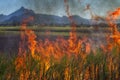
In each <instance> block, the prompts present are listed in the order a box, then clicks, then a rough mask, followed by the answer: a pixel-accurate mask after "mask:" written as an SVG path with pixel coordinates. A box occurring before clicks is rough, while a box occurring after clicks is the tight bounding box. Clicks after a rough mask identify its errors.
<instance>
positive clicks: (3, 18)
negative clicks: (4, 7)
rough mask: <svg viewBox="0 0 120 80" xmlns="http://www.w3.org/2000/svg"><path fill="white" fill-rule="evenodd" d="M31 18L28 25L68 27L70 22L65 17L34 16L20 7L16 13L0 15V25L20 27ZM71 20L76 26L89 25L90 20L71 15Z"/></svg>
mask: <svg viewBox="0 0 120 80" xmlns="http://www.w3.org/2000/svg"><path fill="white" fill-rule="evenodd" d="M30 16H33V17H34V20H33V21H30V22H29V23H28V24H29V25H70V24H71V23H70V20H69V18H68V17H67V16H62V17H60V16H55V15H47V14H36V13H35V12H34V11H33V10H29V9H26V8H24V7H21V8H20V9H18V10H17V11H15V12H13V13H11V14H9V15H3V14H1V15H0V25H20V24H21V23H22V22H23V20H24V19H26V18H28V17H30ZM72 19H73V20H74V22H75V23H76V24H77V25H81V24H90V23H91V20H88V19H85V18H82V17H80V16H78V15H73V16H72Z"/></svg>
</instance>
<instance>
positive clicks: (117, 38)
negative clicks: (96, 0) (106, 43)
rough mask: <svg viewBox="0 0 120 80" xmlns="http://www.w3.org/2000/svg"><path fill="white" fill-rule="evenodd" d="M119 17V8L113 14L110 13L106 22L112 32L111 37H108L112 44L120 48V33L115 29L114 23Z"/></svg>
mask: <svg viewBox="0 0 120 80" xmlns="http://www.w3.org/2000/svg"><path fill="white" fill-rule="evenodd" d="M119 16H120V8H117V9H116V10H115V11H114V12H110V13H109V15H108V17H107V21H108V24H109V26H110V27H111V30H112V35H111V36H110V37H111V38H112V39H113V40H114V43H115V44H117V45H119V46H120V33H119V31H118V29H117V25H116V24H115V23H114V21H115V20H117V19H118V18H119Z"/></svg>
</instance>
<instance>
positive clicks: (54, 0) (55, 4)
mask: <svg viewBox="0 0 120 80" xmlns="http://www.w3.org/2000/svg"><path fill="white" fill-rule="evenodd" d="M68 1H69V6H70V12H71V14H76V15H80V16H81V17H84V18H90V13H89V11H83V9H84V8H85V6H86V4H90V5H91V9H92V11H93V12H94V13H95V14H96V15H100V16H105V15H106V13H107V12H108V11H113V10H114V9H115V8H117V7H120V0H68ZM21 6H24V7H25V8H28V9H32V10H34V11H35V12H36V13H43V14H54V15H59V16H64V15H66V13H65V6H64V0H0V14H6V15H8V14H10V13H12V12H14V11H16V10H17V9H19V8H20V7H21Z"/></svg>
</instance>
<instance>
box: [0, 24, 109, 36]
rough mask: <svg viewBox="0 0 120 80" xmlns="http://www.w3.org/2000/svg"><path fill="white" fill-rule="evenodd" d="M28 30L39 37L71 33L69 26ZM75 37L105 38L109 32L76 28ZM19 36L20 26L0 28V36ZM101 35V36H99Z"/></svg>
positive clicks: (89, 28) (106, 28) (92, 28)
mask: <svg viewBox="0 0 120 80" xmlns="http://www.w3.org/2000/svg"><path fill="white" fill-rule="evenodd" d="M28 29H32V30H33V31H35V33H36V34H37V35H39V36H44V35H46V32H47V31H49V32H50V33H49V34H48V35H50V36H69V32H70V31H71V27H70V26H65V27H62V26H60V27H58V26H57V27H56V26H54V27H53V26H44V27H40V26H28ZM76 32H77V36H87V37H89V36H93V37H96V36H100V37H105V36H106V34H108V33H109V32H110V30H109V28H108V27H104V28H101V27H97V28H96V27H77V28H76ZM8 34H9V35H19V34H20V26H15V27H13V26H10V27H4V26H1V27H0V35H8ZM101 34H102V35H101Z"/></svg>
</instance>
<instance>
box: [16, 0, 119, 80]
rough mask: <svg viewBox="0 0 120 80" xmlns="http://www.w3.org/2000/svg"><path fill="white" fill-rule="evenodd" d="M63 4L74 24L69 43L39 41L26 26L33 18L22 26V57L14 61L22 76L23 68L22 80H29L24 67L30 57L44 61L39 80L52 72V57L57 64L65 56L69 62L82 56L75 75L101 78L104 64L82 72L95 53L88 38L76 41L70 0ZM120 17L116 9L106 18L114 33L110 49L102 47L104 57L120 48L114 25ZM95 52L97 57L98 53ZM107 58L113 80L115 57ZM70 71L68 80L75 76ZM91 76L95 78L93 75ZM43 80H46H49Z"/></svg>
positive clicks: (40, 64)
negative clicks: (27, 55) (87, 58)
mask: <svg viewBox="0 0 120 80" xmlns="http://www.w3.org/2000/svg"><path fill="white" fill-rule="evenodd" d="M64 2H65V6H66V13H67V15H68V17H69V19H70V21H71V23H72V28H71V31H70V34H69V38H68V39H64V38H62V37H61V38H60V37H58V38H56V40H53V41H52V40H49V39H48V38H46V39H45V40H42V39H37V35H36V34H35V33H34V31H33V30H31V29H28V28H27V22H29V21H30V20H33V17H30V18H28V19H26V20H24V21H23V24H22V26H21V42H20V47H19V53H18V55H19V56H18V57H17V59H16V61H15V65H16V71H18V72H19V70H20V69H21V68H23V70H22V72H21V74H20V79H21V80H24V79H25V78H24V77H26V76H30V70H29V69H27V65H26V64H25V63H26V54H27V53H30V55H31V56H32V58H33V59H34V60H36V61H40V60H41V61H42V62H41V63H40V62H38V63H39V66H40V67H41V66H42V67H41V70H42V69H43V70H42V72H43V73H42V72H40V76H41V75H44V73H45V72H47V70H49V68H50V67H51V66H52V64H50V59H51V57H53V58H54V60H55V61H60V60H61V59H62V58H63V57H64V56H67V58H68V59H69V58H70V57H71V56H73V55H75V58H78V57H76V56H78V55H80V57H81V58H82V59H81V61H80V62H79V64H78V66H79V68H80V71H81V72H79V71H78V70H77V69H76V68H75V71H76V72H78V73H79V75H80V77H81V79H83V78H84V79H86V80H88V79H89V78H90V77H91V76H92V78H93V79H96V76H97V74H99V68H100V69H102V68H103V64H100V65H99V64H98V65H97V64H96V63H95V64H94V63H92V64H90V66H87V68H86V69H85V70H84V71H83V70H82V69H84V68H83V67H84V66H83V65H84V64H85V63H86V57H87V55H89V53H90V52H91V51H92V50H91V44H90V42H89V40H88V38H86V37H84V38H82V39H79V38H78V37H77V33H76V24H75V22H74V20H73V19H72V17H71V14H70V12H69V5H68V2H67V0H64ZM89 8H90V6H89V5H88V6H87V9H89ZM119 15H120V8H118V9H116V10H115V11H114V12H111V13H109V15H108V17H107V21H108V24H109V25H110V27H111V30H112V35H111V36H109V37H108V39H107V40H108V41H107V46H104V45H102V44H101V48H102V49H103V51H104V52H105V53H107V52H108V51H111V50H112V48H113V46H115V45H119V46H120V33H119V31H118V30H117V25H116V24H115V23H113V21H114V20H116V19H117V18H118V16H119ZM111 38H112V39H113V40H114V42H112V43H111V40H110V39H111ZM93 52H94V53H95V50H94V51H93ZM107 58H109V59H106V60H108V63H106V64H108V65H107V67H108V70H109V71H110V78H111V75H112V73H111V71H113V70H114V67H115V66H113V65H114V64H113V59H112V57H108V56H107ZM68 61H69V60H68ZM53 64H54V63H53ZM71 65H72V64H71ZM112 67H113V68H112ZM70 68H71V67H70V66H68V65H67V66H66V67H65V70H64V75H65V80H69V79H70V72H72V71H71V69H70ZM24 71H25V73H24ZM73 72H74V71H73ZM91 72H92V74H90V73H91ZM33 74H34V75H35V72H33ZM55 75H57V72H56V73H54V75H53V76H55ZM71 75H72V74H71ZM41 79H42V78H41ZM44 79H45V80H46V78H44ZM25 80H28V78H27V77H26V79H25Z"/></svg>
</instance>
